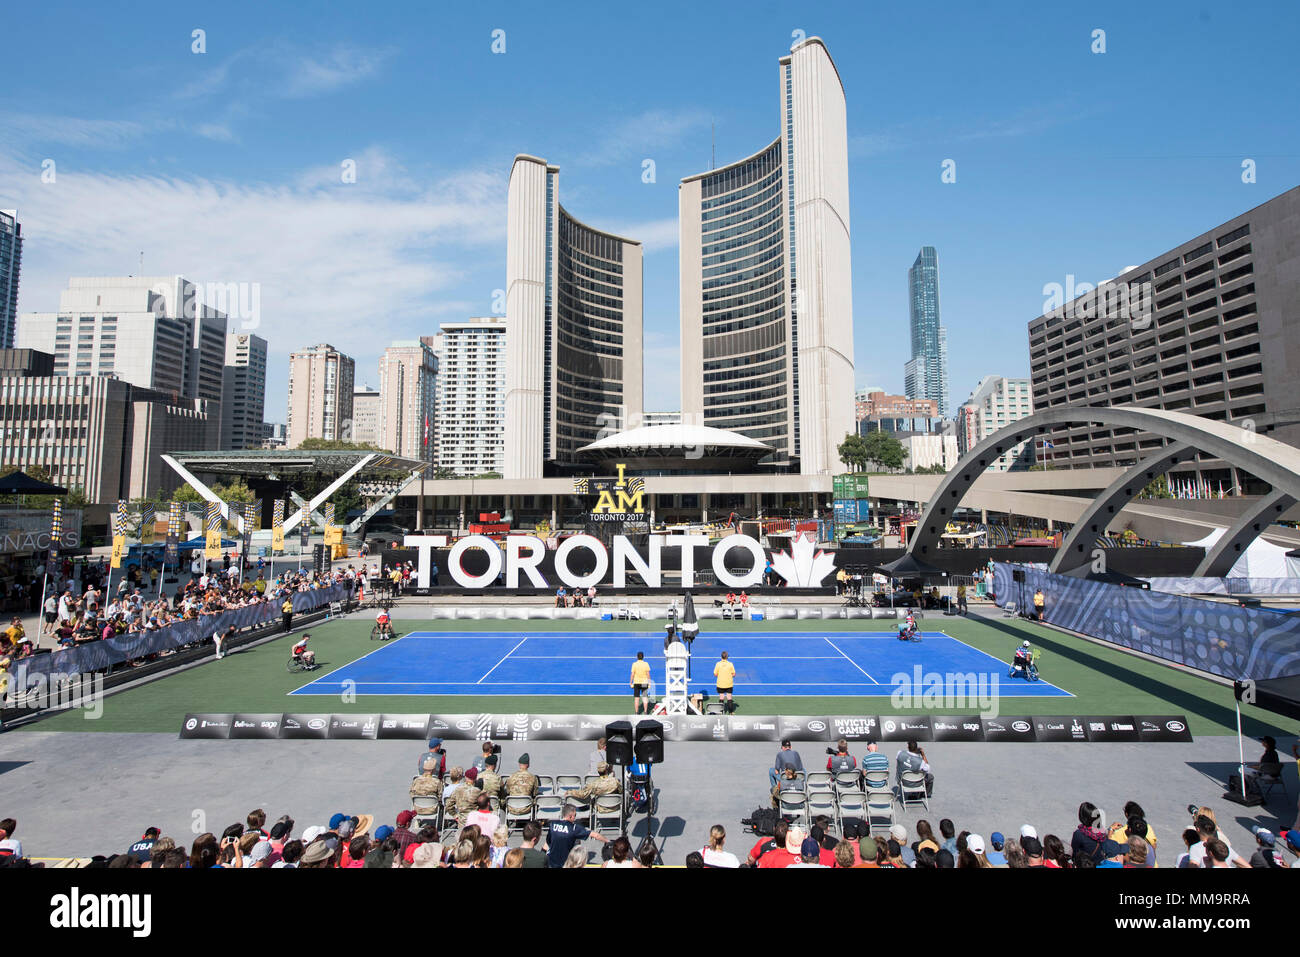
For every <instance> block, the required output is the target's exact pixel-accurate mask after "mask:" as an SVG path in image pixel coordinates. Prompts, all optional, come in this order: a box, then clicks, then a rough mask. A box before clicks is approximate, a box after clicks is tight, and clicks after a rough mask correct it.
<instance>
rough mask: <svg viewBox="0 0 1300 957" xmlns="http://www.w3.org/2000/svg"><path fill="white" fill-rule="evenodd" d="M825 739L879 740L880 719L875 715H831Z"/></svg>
mask: <svg viewBox="0 0 1300 957" xmlns="http://www.w3.org/2000/svg"><path fill="white" fill-rule="evenodd" d="M826 737H827V740H830V741H838V740H839V739H840V738H844V739H845V740H846V741H879V740H880V719H879V718H877V717H876V716H875V715H848V716H836V715H832V716H831V717H830V719H829V727H827V729H826Z"/></svg>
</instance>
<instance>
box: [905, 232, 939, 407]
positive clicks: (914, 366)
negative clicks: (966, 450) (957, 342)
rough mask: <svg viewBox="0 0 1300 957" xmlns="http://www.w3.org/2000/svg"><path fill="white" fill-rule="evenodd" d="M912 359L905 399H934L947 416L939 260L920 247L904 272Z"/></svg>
mask: <svg viewBox="0 0 1300 957" xmlns="http://www.w3.org/2000/svg"><path fill="white" fill-rule="evenodd" d="M907 286H908V300H909V303H910V310H911V331H912V358H911V359H910V360H908V362H907V364H906V366H904V369H903V378H904V391H905V392H906V393H907V395H908V398H912V399H933V400H934V401H935V403H936V404H937V405H938V407H939V415H941V416H946V415H947V414H948V332H947V330H946V329H944V327H943V325H942V324H941V323H940V321H939V256H938V254H937V253H936V252H935V251H934V247H933V246H922V247H921V251H920V252H919V253H918V254H917V256H916V261H915V262H914V263H912V268H911V269H909V270H908V271H907Z"/></svg>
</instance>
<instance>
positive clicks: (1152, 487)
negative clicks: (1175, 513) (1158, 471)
mask: <svg viewBox="0 0 1300 957" xmlns="http://www.w3.org/2000/svg"><path fill="white" fill-rule="evenodd" d="M1137 497H1138V498H1173V497H1174V494H1173V492H1171V491H1169V480H1168V479H1167V478H1166V477H1165V476H1163V475H1157V476H1156V477H1155V478H1153V479H1152V480H1151V481H1150V482H1148V483H1147V484H1146V488H1144V489H1142V491H1140V492H1138V495H1137Z"/></svg>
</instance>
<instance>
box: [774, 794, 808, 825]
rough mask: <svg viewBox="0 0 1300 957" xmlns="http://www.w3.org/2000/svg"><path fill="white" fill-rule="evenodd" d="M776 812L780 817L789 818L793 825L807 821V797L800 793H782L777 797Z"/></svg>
mask: <svg viewBox="0 0 1300 957" xmlns="http://www.w3.org/2000/svg"><path fill="white" fill-rule="evenodd" d="M776 800H777V811H778V813H779V814H780V815H781V816H782V817H788V818H791V819H792V820H793V821H794V822H795V823H799V824H805V823H807V821H808V795H806V794H804V793H802V792H800V791H782V792H781V793H780V794H778V795H777V798H776Z"/></svg>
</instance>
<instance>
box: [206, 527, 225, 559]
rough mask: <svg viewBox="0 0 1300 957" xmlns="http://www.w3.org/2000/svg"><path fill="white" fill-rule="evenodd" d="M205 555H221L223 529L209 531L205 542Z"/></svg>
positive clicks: (213, 556) (207, 556) (217, 556)
mask: <svg viewBox="0 0 1300 957" xmlns="http://www.w3.org/2000/svg"><path fill="white" fill-rule="evenodd" d="M203 557H204V558H220V557H221V529H213V530H212V531H210V532H208V534H207V539H206V540H205V543H204V548H203Z"/></svg>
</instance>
